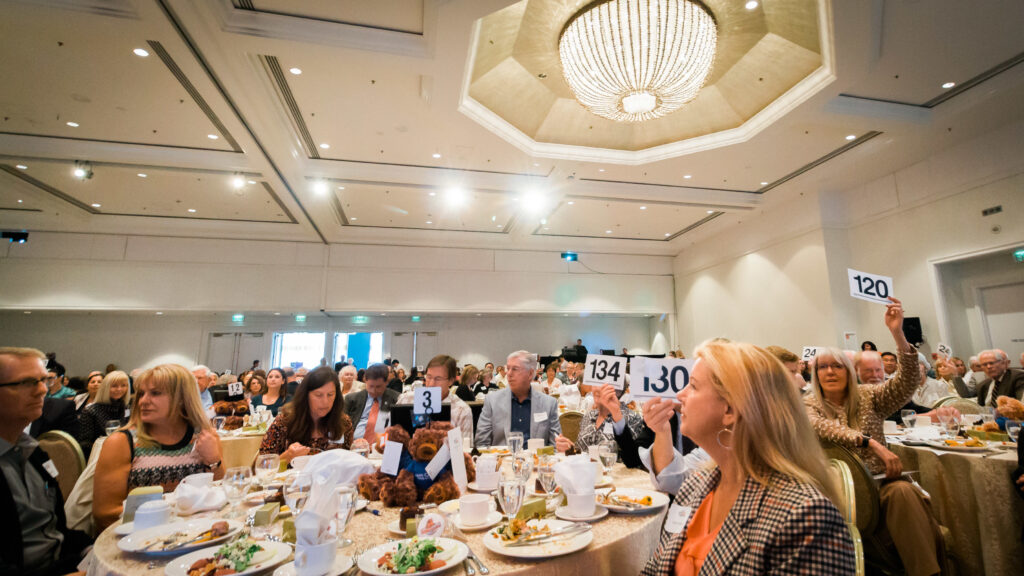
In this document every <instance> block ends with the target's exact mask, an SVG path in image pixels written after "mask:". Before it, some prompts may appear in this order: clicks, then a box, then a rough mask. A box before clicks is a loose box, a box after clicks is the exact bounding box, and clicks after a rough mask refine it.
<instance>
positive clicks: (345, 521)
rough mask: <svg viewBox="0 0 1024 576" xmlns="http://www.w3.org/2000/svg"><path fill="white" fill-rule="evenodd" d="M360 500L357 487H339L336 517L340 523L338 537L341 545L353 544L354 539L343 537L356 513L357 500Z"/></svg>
mask: <svg viewBox="0 0 1024 576" xmlns="http://www.w3.org/2000/svg"><path fill="white" fill-rule="evenodd" d="M357 501H358V494H357V493H356V490H355V488H353V487H352V486H341V487H339V488H338V512H337V514H335V516H334V518H335V520H337V524H338V538H339V539H340V540H341V546H348V545H350V544H352V540H350V539H348V538H342V535H343V534H344V533H345V529H346V528H348V525H349V523H350V522H351V521H352V516H353V515H354V514H355V513H356V502H357Z"/></svg>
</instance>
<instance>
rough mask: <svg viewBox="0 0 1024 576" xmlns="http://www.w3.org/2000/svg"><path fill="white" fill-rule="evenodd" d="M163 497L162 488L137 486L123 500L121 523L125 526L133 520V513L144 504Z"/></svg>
mask: <svg viewBox="0 0 1024 576" xmlns="http://www.w3.org/2000/svg"><path fill="white" fill-rule="evenodd" d="M163 497H164V488H163V486H139V487H138V488H133V489H132V491H131V492H129V493H128V497H127V498H125V500H124V512H123V513H122V514H121V521H122V522H124V523H125V524H127V523H128V522H132V521H134V520H135V511H136V510H138V509H139V506H142V505H143V504H145V503H146V502H152V501H153V500H161V499H162V498H163Z"/></svg>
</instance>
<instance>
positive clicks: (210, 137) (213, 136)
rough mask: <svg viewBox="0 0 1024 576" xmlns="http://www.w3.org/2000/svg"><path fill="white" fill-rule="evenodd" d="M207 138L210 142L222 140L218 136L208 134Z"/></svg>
mask: <svg viewBox="0 0 1024 576" xmlns="http://www.w3.org/2000/svg"><path fill="white" fill-rule="evenodd" d="M206 137H207V138H209V139H210V140H216V139H217V138H220V136H217V135H216V134H207V135H206Z"/></svg>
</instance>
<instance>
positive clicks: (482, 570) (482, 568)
mask: <svg viewBox="0 0 1024 576" xmlns="http://www.w3.org/2000/svg"><path fill="white" fill-rule="evenodd" d="M466 550H469V554H467V555H466V558H468V559H470V560H472V561H473V562H475V563H476V567H477V570H478V571H479V572H480V573H481V574H485V575H486V574H490V573H491V570H490V569H489V568H487V566H484V563H483V562H481V561H480V559H479V558H477V557H476V554H473V549H472V548H470V547H469V546H466Z"/></svg>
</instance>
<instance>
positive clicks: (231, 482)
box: [221, 466, 252, 518]
mask: <svg viewBox="0 0 1024 576" xmlns="http://www.w3.org/2000/svg"><path fill="white" fill-rule="evenodd" d="M251 483H252V470H249V467H248V466H236V467H234V468H228V469H227V471H226V472H225V473H224V479H223V480H222V481H221V487H222V488H223V489H224V495H225V496H227V499H228V504H230V505H231V512H229V514H228V517H229V518H232V517H234V516H237V515H238V503H239V502H241V501H242V497H243V496H245V494H246V492H248V491H249V486H250V484H251Z"/></svg>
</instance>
